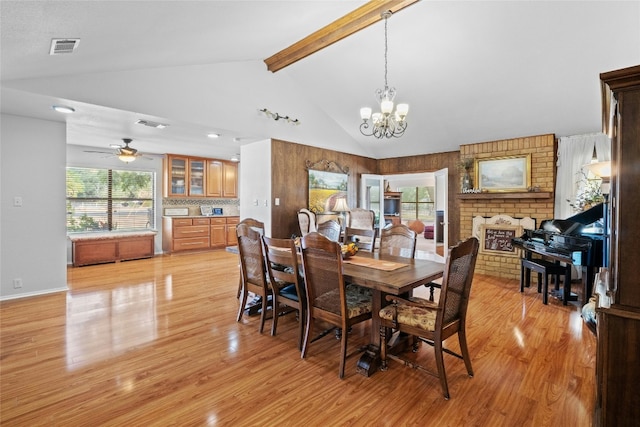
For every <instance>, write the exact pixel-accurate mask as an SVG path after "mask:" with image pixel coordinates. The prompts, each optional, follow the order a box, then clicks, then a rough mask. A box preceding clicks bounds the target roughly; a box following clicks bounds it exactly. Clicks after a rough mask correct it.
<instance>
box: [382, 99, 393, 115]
mask: <svg viewBox="0 0 640 427" xmlns="http://www.w3.org/2000/svg"><path fill="white" fill-rule="evenodd" d="M380 111H382V114H385V115H389V114H391V112H392V111H393V101H390V100H388V99H385V100H383V101H382V102H381V103H380Z"/></svg>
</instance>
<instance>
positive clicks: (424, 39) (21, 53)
mask: <svg viewBox="0 0 640 427" xmlns="http://www.w3.org/2000/svg"><path fill="white" fill-rule="evenodd" d="M363 3H365V2H363V1H345V0H325V1H239V0H234V1H211V0H210V1H22V0H19V1H8V0H2V1H1V2H0V13H1V16H0V19H1V21H0V24H1V25H0V26H1V43H2V44H1V51H2V52H1V55H2V56H1V82H2V92H1V110H2V112H3V113H8V114H17V115H25V116H31V117H37V118H42V119H46V120H55V121H66V122H67V138H68V143H69V144H75V145H85V146H92V147H101V148H105V149H106V148H108V146H109V144H113V143H118V142H120V139H121V138H133V140H134V142H133V144H132V146H134V147H135V148H138V149H139V150H140V151H141V152H147V153H166V152H170V153H184V154H190V155H202V156H209V157H223V158H228V157H231V156H232V155H233V154H235V153H239V152H240V145H243V144H247V143H250V142H253V141H257V140H262V139H266V138H278V139H284V140H288V141H292V142H299V143H302V144H307V145H313V146H318V147H326V148H329V149H333V150H338V151H344V152H349V153H353V154H359V155H364V156H369V157H373V158H388V157H399V156H408V155H414V154H423V153H433V152H444V151H455V150H458V149H459V146H460V145H461V144H470V143H475V142H483V141H490V140H497V139H507V138H514V137H519V136H528V135H537V134H545V133H555V134H556V135H558V136H563V135H574V134H583V133H591V132H598V131H599V130H600V87H599V73H601V72H604V71H610V70H614V69H618V68H623V67H628V66H632V65H637V64H640V2H638V1H622V2H616V1H588V2H585V1H547V2H545V1H467V2H464V1H427V0H422V1H420V2H418V3H416V4H414V5H412V6H410V7H408V8H406V9H405V10H402V11H400V12H398V13H397V14H395V15H393V16H392V17H391V18H390V19H389V21H388V29H389V55H388V60H389V69H388V79H389V84H390V86H395V87H396V89H397V91H398V95H397V97H396V101H400V102H407V103H409V105H410V110H409V116H408V122H409V126H408V129H407V132H406V134H405V135H404V136H403V137H402V138H400V139H393V140H386V139H385V140H377V139H373V138H371V137H364V136H362V135H361V134H360V132H359V130H358V129H359V124H360V119H359V108H360V107H361V106H365V105H370V106H373V103H374V96H373V93H374V91H375V89H376V88H379V87H382V86H383V83H384V63H383V48H384V40H383V36H384V26H383V23H382V22H380V23H377V24H375V25H373V26H371V27H369V28H367V29H365V30H363V31H361V32H359V33H356V34H354V35H352V36H350V37H348V38H346V39H344V40H342V41H340V42H338V43H336V44H334V45H332V46H329V47H327V48H325V49H324V50H322V51H320V52H318V53H315V54H314V55H312V56H310V57H307V58H305V59H303V60H301V61H299V62H297V63H295V64H293V65H291V66H289V67H287V68H285V69H283V70H281V71H279V72H277V73H271V72H269V71H268V70H267V69H266V65H265V64H264V62H263V60H264V59H265V58H268V57H270V56H271V55H273V54H274V53H276V52H278V51H280V50H282V49H284V48H286V47H288V46H289V45H291V44H293V43H294V42H296V41H298V40H300V39H301V38H303V37H305V36H307V35H308V34H310V33H312V32H314V31H315V30H317V29H320V28H321V27H323V26H325V25H327V24H329V23H330V22H332V21H334V20H335V19H337V18H339V17H340V16H342V15H344V14H346V13H348V12H350V11H351V10H353V9H356V8H357V7H359V6H360V5H362V4H363ZM52 38H80V39H81V41H80V44H79V45H78V48H77V50H76V52H75V53H73V54H68V55H58V56H50V55H49V46H50V43H51V39H52ZM60 103H62V104H66V105H70V106H73V107H74V108H75V109H76V113H75V114H73V115H66V116H63V115H60V114H59V113H55V112H53V111H52V109H51V105H52V104H60ZM261 108H268V109H269V110H271V111H273V112H278V113H279V114H280V115H288V116H291V117H292V118H295V119H298V120H300V122H301V124H300V125H297V126H295V125H291V124H288V123H285V122H283V121H281V120H280V121H277V122H276V121H274V120H271V119H269V118H267V117H266V116H265V115H264V114H262V113H260V112H259V111H258V110H259V109H261ZM137 119H147V120H154V121H159V122H164V123H168V124H169V127H168V128H166V129H164V130H158V129H153V128H148V127H144V126H140V125H136V124H134V122H135V120H137ZM209 132H219V133H221V134H222V137H221V138H219V139H217V140H211V139H208V138H206V134H207V133H209ZM234 138H236V140H234ZM238 139H239V140H238Z"/></svg>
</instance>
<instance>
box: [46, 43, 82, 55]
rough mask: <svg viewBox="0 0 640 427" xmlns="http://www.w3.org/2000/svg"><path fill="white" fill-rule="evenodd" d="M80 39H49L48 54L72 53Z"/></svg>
mask: <svg viewBox="0 0 640 427" xmlns="http://www.w3.org/2000/svg"><path fill="white" fill-rule="evenodd" d="M79 43H80V39H51V49H50V50H49V55H61V54H63V53H73V51H74V50H76V47H78V44H79Z"/></svg>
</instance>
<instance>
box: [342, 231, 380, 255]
mask: <svg viewBox="0 0 640 427" xmlns="http://www.w3.org/2000/svg"><path fill="white" fill-rule="evenodd" d="M376 235H377V230H376V229H375V228H372V229H369V230H366V229H361V228H351V227H347V228H346V230H345V231H344V244H347V243H351V242H354V243H355V244H356V246H357V247H358V250H362V251H367V252H373V250H374V248H375V245H376Z"/></svg>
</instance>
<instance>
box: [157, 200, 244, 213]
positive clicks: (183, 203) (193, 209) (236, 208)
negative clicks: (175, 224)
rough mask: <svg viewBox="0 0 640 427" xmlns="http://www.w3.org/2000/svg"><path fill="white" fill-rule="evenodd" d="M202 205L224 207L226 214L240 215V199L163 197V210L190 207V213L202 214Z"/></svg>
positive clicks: (223, 210)
mask: <svg viewBox="0 0 640 427" xmlns="http://www.w3.org/2000/svg"><path fill="white" fill-rule="evenodd" d="M200 206H211V207H212V208H222V212H223V215H225V216H238V215H240V199H173V198H171V199H170V198H163V199H162V209H163V212H164V208H188V209H189V215H200Z"/></svg>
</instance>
